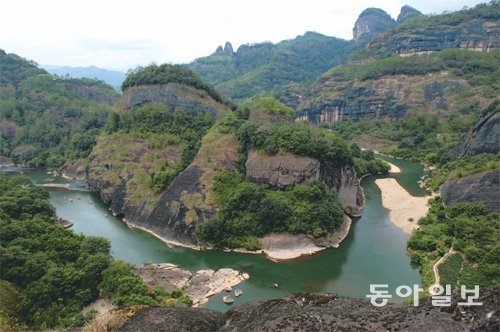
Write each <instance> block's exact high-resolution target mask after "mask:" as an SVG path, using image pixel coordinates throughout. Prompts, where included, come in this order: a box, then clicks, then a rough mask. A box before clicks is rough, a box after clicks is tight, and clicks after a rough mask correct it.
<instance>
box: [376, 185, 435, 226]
mask: <svg viewBox="0 0 500 332" xmlns="http://www.w3.org/2000/svg"><path fill="white" fill-rule="evenodd" d="M375 184H376V185H377V186H378V187H379V188H380V191H381V192H382V205H383V206H384V207H385V208H386V209H389V210H390V212H389V217H390V219H391V222H392V223H393V224H394V225H396V226H397V227H399V228H401V229H402V230H403V232H405V233H407V234H411V232H412V231H413V230H414V229H416V228H418V225H417V221H418V220H419V219H420V218H421V217H423V216H425V215H426V214H427V211H428V210H429V207H428V206H427V201H428V200H429V199H430V198H431V196H424V197H415V196H412V195H410V194H409V193H408V191H406V189H404V188H403V187H402V186H401V185H400V184H399V183H398V182H397V181H396V179H392V178H386V179H377V180H375ZM410 218H413V221H409V219H410Z"/></svg>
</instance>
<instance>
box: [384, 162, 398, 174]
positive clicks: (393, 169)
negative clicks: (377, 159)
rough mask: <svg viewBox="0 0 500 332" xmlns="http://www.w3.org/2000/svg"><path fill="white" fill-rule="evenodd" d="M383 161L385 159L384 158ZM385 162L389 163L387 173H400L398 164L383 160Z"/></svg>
mask: <svg viewBox="0 0 500 332" xmlns="http://www.w3.org/2000/svg"><path fill="white" fill-rule="evenodd" d="M384 161H385V160H384ZM385 162H386V163H388V164H389V166H391V168H390V169H389V173H401V168H399V167H398V166H396V165H394V164H391V163H390V162H388V161H385Z"/></svg>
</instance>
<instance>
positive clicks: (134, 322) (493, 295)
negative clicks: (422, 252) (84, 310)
mask: <svg viewBox="0 0 500 332" xmlns="http://www.w3.org/2000/svg"><path fill="white" fill-rule="evenodd" d="M457 300H460V299H457V296H455V297H454V298H453V302H452V304H451V306H450V307H436V306H433V305H432V304H431V302H430V301H429V300H424V301H421V303H420V305H419V306H417V307H414V306H411V305H405V304H394V303H391V304H388V305H387V306H384V307H374V306H373V305H371V304H370V303H369V302H367V301H364V300H356V299H351V298H346V297H340V296H335V295H331V294H324V295H312V294H296V295H289V296H287V297H285V298H282V299H274V300H262V301H253V302H249V303H246V304H243V305H239V306H236V307H235V308H234V309H232V310H230V311H228V312H227V313H225V314H223V313H220V312H216V311H213V310H207V309H195V308H152V309H146V310H144V311H140V312H138V313H137V314H136V315H135V316H134V317H132V318H131V319H130V320H129V321H127V322H126V323H125V324H124V325H123V326H122V327H121V328H119V331H123V332H129V331H130V332H132V331H134V332H135V331H165V332H166V331H273V332H274V331H415V332H417V331H418V332H420V331H426V330H428V331H438V332H439V331H443V332H444V331H484V332H489V331H492V332H493V331H495V332H496V331H498V329H499V327H500V325H499V320H500V312H499V309H498V308H499V306H500V302H499V290H498V288H494V289H481V297H480V299H479V301H481V302H483V304H482V305H481V306H459V305H457V302H458V301H457Z"/></svg>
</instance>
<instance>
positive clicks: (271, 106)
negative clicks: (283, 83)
mask: <svg viewBox="0 0 500 332" xmlns="http://www.w3.org/2000/svg"><path fill="white" fill-rule="evenodd" d="M240 107H242V108H248V109H252V110H259V111H262V112H264V113H267V114H270V115H284V116H287V117H291V116H292V115H293V110H292V109H291V108H290V107H288V106H286V105H285V104H283V103H281V102H280V101H279V100H277V99H276V98H274V97H272V96H263V97H260V98H251V99H248V100H247V101H245V102H243V103H241V105H240Z"/></svg>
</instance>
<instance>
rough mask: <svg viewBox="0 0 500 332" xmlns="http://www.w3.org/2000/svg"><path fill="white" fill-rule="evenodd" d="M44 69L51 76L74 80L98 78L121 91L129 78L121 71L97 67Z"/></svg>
mask: <svg viewBox="0 0 500 332" xmlns="http://www.w3.org/2000/svg"><path fill="white" fill-rule="evenodd" d="M41 67H42V68H44V69H45V70H47V71H48V72H49V73H51V74H55V75H59V76H65V75H69V76H71V77H74V78H84V77H85V78H97V79H99V80H101V81H104V82H106V83H108V84H109V85H111V86H112V87H114V88H115V89H116V90H120V87H121V85H122V83H123V81H124V80H125V77H126V76H127V74H126V73H124V72H121V71H115V70H109V69H104V68H99V67H96V66H89V67H66V66H53V65H41Z"/></svg>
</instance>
